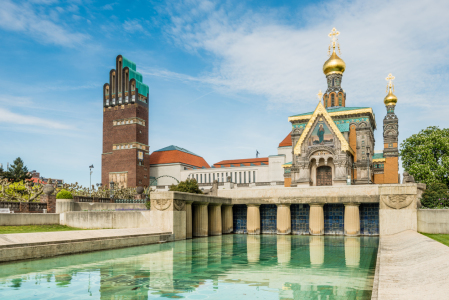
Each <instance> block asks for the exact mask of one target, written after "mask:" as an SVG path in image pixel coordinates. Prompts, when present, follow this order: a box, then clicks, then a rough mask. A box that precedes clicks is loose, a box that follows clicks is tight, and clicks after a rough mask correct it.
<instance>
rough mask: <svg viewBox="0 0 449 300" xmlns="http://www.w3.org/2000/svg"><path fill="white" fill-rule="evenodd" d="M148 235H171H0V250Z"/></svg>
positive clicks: (102, 232) (77, 232) (136, 231)
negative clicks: (12, 247)
mask: <svg viewBox="0 0 449 300" xmlns="http://www.w3.org/2000/svg"><path fill="white" fill-rule="evenodd" d="M149 234H171V233H167V232H164V233H163V232H161V231H160V230H159V229H153V228H130V229H100V230H73V231H55V232H32V233H11V234H0V248H4V247H11V246H14V247H17V246H25V245H26V246H34V245H43V244H47V243H52V244H53V243H66V242H80V241H85V240H91V239H92V240H99V239H111V238H123V237H132V236H141V235H149Z"/></svg>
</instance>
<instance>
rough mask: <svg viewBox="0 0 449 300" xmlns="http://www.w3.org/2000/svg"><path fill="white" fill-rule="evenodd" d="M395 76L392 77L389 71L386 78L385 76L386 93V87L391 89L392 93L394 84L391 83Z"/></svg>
mask: <svg viewBox="0 0 449 300" xmlns="http://www.w3.org/2000/svg"><path fill="white" fill-rule="evenodd" d="M395 78H396V77H394V76H393V75H391V73H390V74H388V76H387V78H385V80H386V81H388V84H387V93H388V89H393V93H394V84H393V80H394V79H395Z"/></svg>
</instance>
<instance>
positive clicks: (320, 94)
mask: <svg viewBox="0 0 449 300" xmlns="http://www.w3.org/2000/svg"><path fill="white" fill-rule="evenodd" d="M316 95H317V96H318V100H320V103H321V99H322V98H323V93H322V92H321V90H320V91H319V92H318V94H316Z"/></svg>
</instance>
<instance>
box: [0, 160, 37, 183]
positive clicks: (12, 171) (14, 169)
mask: <svg viewBox="0 0 449 300" xmlns="http://www.w3.org/2000/svg"><path fill="white" fill-rule="evenodd" d="M4 176H5V178H7V179H9V180H10V181H12V182H19V181H24V180H26V179H30V178H31V174H30V173H29V172H28V168H27V167H26V166H25V165H24V163H23V160H22V159H21V158H20V157H17V158H16V159H15V160H14V163H13V164H12V165H10V166H9V168H8V170H6V172H4Z"/></svg>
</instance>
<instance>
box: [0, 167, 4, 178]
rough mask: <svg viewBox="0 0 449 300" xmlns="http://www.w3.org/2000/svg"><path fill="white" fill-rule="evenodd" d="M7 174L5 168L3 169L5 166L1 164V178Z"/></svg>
mask: <svg viewBox="0 0 449 300" xmlns="http://www.w3.org/2000/svg"><path fill="white" fill-rule="evenodd" d="M3 176H5V170H3V166H0V178H2V177H3Z"/></svg>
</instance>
